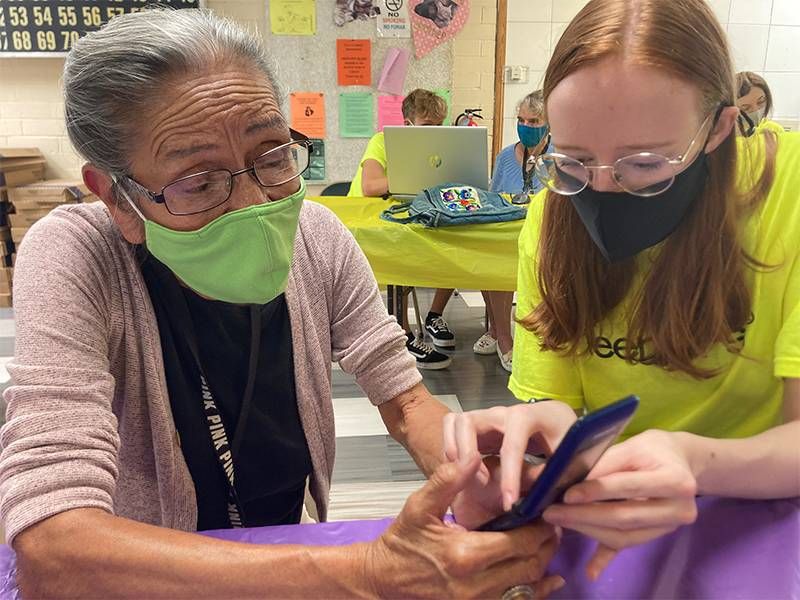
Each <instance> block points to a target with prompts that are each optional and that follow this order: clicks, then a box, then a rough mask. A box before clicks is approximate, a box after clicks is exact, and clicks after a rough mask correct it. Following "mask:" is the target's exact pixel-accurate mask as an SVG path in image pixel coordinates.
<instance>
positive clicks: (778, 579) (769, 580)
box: [0, 498, 800, 600]
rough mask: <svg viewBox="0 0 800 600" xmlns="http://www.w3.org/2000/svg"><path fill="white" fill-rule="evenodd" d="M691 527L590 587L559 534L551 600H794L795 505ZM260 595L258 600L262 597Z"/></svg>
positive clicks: (798, 577)
mask: <svg viewBox="0 0 800 600" xmlns="http://www.w3.org/2000/svg"><path fill="white" fill-rule="evenodd" d="M698 508H699V515H698V518H697V522H695V523H694V525H691V526H689V527H683V528H681V529H679V530H678V531H676V532H675V533H673V534H671V535H669V536H665V537H663V538H661V539H658V540H655V541H653V542H650V543H649V544H645V545H643V546H638V547H635V548H630V549H628V550H625V551H624V552H622V553H621V554H620V555H619V556H617V558H616V559H614V561H613V562H612V563H611V565H610V566H609V567H608V569H606V571H605V572H604V573H603V575H602V577H601V578H600V579H599V580H598V581H596V582H591V581H588V580H587V579H586V577H585V576H584V574H583V567H584V565H585V564H586V561H587V560H588V558H589V556H590V555H591V553H592V551H593V550H594V543H593V542H592V541H590V540H588V539H587V538H585V537H583V536H581V535H579V534H576V533H572V532H566V534H565V535H564V539H563V541H562V544H561V548H560V549H559V552H558V555H557V556H556V558H555V559H554V561H553V562H552V563H551V565H550V569H549V571H550V572H551V573H559V574H561V575H562V576H563V577H564V578H565V579H566V580H567V585H566V587H564V588H563V589H562V590H560V591H559V592H558V593H557V594H555V595H554V596H553V597H554V598H592V599H594V598H597V599H600V598H609V599H611V598H613V599H615V600H617V599H627V598H630V599H639V598H681V599H684V598H685V599H688V598H703V599H715V598H719V599H720V600H721V599H725V600H732V599H737V598H739V599H742V600H754V599H761V600H773V599H774V600H786V599H800V499H792V500H771V501H749V500H732V499H724V498H700V499H699V500H698ZM389 523H391V519H381V520H375V521H345V522H340V523H321V524H319V525H288V526H280V527H261V528H256V529H238V530H237V529H228V530H223V531H211V532H205V535H209V536H212V537H215V538H219V539H225V540H233V541H240V542H246V543H251V544H309V545H342V544H349V543H354V542H365V541H370V540H373V539H375V538H376V537H378V536H379V535H380V534H381V533H382V532H383V531H384V529H386V527H388V526H389ZM268 593H269V592H268V590H265V595H268ZM17 597H18V594H17V592H16V586H15V583H14V553H13V551H12V550H11V549H10V548H9V547H8V546H1V547H0V600H6V599H9V600H10V599H12V598H17Z"/></svg>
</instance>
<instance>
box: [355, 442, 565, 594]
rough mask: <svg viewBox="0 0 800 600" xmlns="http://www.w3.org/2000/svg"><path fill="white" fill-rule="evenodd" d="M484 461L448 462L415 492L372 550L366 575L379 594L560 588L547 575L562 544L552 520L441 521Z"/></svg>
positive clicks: (558, 581) (560, 582)
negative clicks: (481, 527)
mask: <svg viewBox="0 0 800 600" xmlns="http://www.w3.org/2000/svg"><path fill="white" fill-rule="evenodd" d="M479 467H480V459H479V458H478V457H477V456H475V457H474V458H473V459H469V460H465V461H461V462H450V463H444V464H442V465H440V466H439V468H438V469H437V470H436V471H435V472H434V474H433V475H432V476H431V478H430V480H429V481H428V482H427V483H426V484H425V486H424V487H423V488H422V489H420V490H419V491H417V492H415V493H414V494H412V495H411V496H410V497H409V498H408V501H407V502H406V504H405V506H404V507H403V510H402V512H401V513H400V515H399V516H398V518H397V520H396V521H395V522H394V523H393V524H392V525H391V526H390V527H389V529H388V530H387V531H386V532H385V533H384V534H383V535H382V536H381V537H380V538H378V539H377V540H376V541H374V542H372V543H371V544H370V545H369V546H368V548H367V554H366V556H367V558H366V572H367V576H368V577H369V578H370V580H371V582H372V588H373V589H374V592H375V595H377V596H379V597H403V598H411V597H417V598H442V597H445V598H500V597H501V596H502V595H503V592H504V591H505V590H507V589H508V588H510V587H512V586H514V585H519V584H522V583H531V584H535V585H534V589H535V590H536V595H537V597H539V598H545V597H547V595H548V594H550V593H551V592H553V591H554V590H556V589H558V588H560V587H561V586H562V585H563V583H564V581H563V579H561V577H559V576H557V575H556V576H550V577H545V578H543V575H544V573H545V569H546V567H547V564H548V563H549V562H550V560H551V559H552V557H553V555H554V554H555V551H556V548H557V546H558V535H557V532H556V528H554V527H552V526H551V525H548V524H546V523H539V524H536V525H529V526H525V527H521V528H519V529H516V530H514V531H509V532H503V533H496V532H475V531H468V530H466V529H465V528H464V527H462V526H460V525H458V524H455V523H447V522H444V521H443V520H442V519H443V517H444V515H445V513H446V512H447V509H448V507H449V506H450V504H451V503H452V502H453V500H454V498H455V497H456V495H457V494H458V493H459V492H461V491H462V490H463V489H464V488H465V487H466V486H467V484H468V483H469V482H470V481H471V480H472V479H473V477H475V475H476V473H477V471H478V469H479Z"/></svg>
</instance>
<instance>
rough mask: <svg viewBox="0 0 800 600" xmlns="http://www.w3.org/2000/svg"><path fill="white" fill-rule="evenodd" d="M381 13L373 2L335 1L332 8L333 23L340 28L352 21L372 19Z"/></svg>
mask: <svg viewBox="0 0 800 600" xmlns="http://www.w3.org/2000/svg"><path fill="white" fill-rule="evenodd" d="M380 12H381V9H380V8H379V7H378V6H376V5H375V2H374V1H373V0H336V4H335V5H334V7H333V23H334V25H336V26H337V27H342V26H344V25H345V24H347V23H352V22H353V21H366V20H368V19H374V18H375V17H377V16H378V15H379V14H380Z"/></svg>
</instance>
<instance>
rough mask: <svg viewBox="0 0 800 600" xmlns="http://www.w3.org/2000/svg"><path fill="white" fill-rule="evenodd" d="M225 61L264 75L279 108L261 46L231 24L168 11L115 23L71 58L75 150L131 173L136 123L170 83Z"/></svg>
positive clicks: (84, 41)
mask: <svg viewBox="0 0 800 600" xmlns="http://www.w3.org/2000/svg"><path fill="white" fill-rule="evenodd" d="M225 60H229V61H239V62H243V63H245V64H248V63H249V64H252V65H253V68H254V69H255V70H257V71H261V72H262V73H264V74H265V75H266V77H267V79H268V81H269V82H270V83H271V85H272V88H273V91H274V93H275V94H276V101H277V102H278V103H279V104H280V101H281V99H280V98H279V97H277V95H278V94H279V91H278V88H277V85H276V82H275V76H274V75H273V68H272V62H271V60H270V58H269V56H268V55H267V53H266V51H265V49H264V47H263V46H262V45H261V43H260V42H259V40H258V39H257V38H256V37H255V36H253V35H252V34H250V33H248V32H247V31H246V30H244V29H243V28H242V27H240V26H239V25H237V24H235V23H233V22H231V21H229V20H228V19H224V18H222V17H218V16H216V15H214V14H212V13H211V12H209V11H206V10H196V9H181V10H170V9H164V8H157V9H153V10H145V11H142V12H137V13H132V14H126V15H120V16H118V17H115V18H114V19H112V20H111V21H109V23H108V24H107V25H105V26H104V27H102V28H101V29H100V30H98V31H95V32H92V33H89V34H88V35H87V36H85V37H83V38H81V39H80V40H78V42H77V43H76V44H75V46H74V47H73V48H72V50H71V51H70V53H69V54H68V55H67V59H66V63H65V65H64V81H63V83H64V111H65V116H66V121H67V134H68V135H69V139H70V141H71V142H72V145H73V146H74V147H75V149H76V150H77V151H78V152H79V153H80V154H81V155H82V156H83V157H84V158H85V159H86V160H87V161H89V162H90V163H92V164H94V165H96V166H97V167H99V168H101V169H104V170H105V171H107V172H109V173H111V174H115V175H126V174H130V156H131V144H132V141H133V140H134V139H135V138H136V131H137V127H138V126H139V125H140V123H137V117H139V116H140V115H142V114H143V112H144V110H145V109H146V108H147V106H148V105H150V104H151V103H152V100H153V98H156V97H157V96H158V95H159V94H161V93H163V92H164V89H165V87H164V86H165V85H166V84H168V83H169V80H170V78H171V77H174V76H176V75H179V74H181V73H191V72H193V71H199V70H202V69H205V68H207V67H208V65H210V64H214V62H215V61H225ZM126 187H127V186H126Z"/></svg>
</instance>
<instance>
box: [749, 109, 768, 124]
mask: <svg viewBox="0 0 800 600" xmlns="http://www.w3.org/2000/svg"><path fill="white" fill-rule="evenodd" d="M747 116H748V117H750V120H751V121H753V125H758V124H759V123H761V121H763V120H764V116H765V115H764V109H763V108H762V109H759V110H755V111H753V112H749V113H747Z"/></svg>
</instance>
